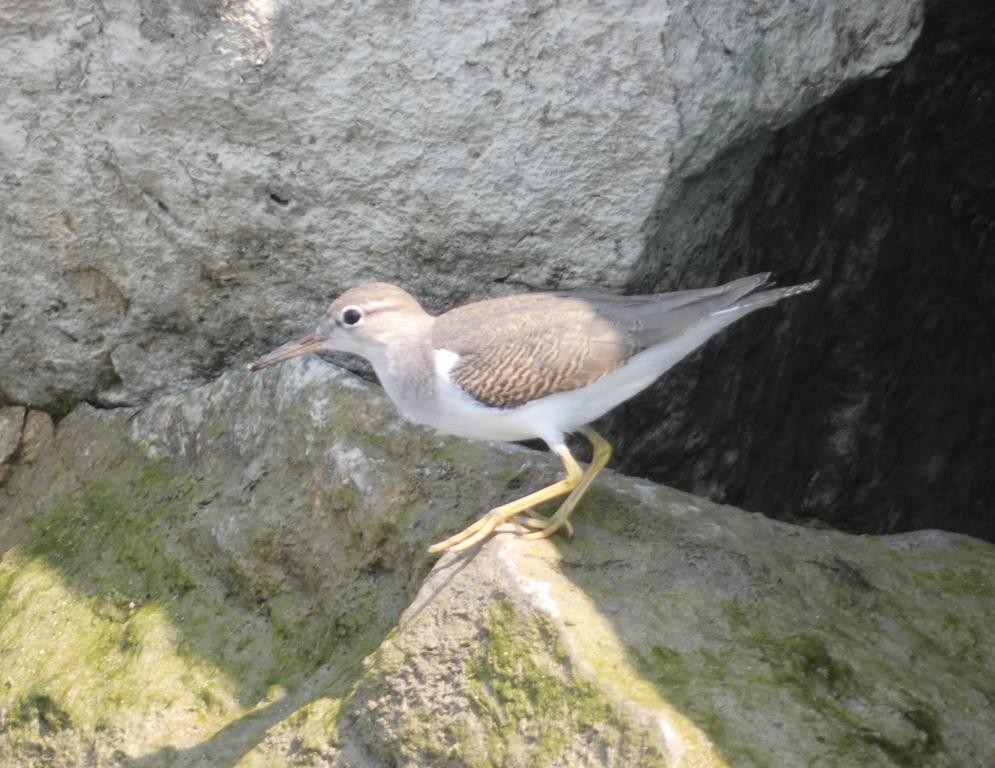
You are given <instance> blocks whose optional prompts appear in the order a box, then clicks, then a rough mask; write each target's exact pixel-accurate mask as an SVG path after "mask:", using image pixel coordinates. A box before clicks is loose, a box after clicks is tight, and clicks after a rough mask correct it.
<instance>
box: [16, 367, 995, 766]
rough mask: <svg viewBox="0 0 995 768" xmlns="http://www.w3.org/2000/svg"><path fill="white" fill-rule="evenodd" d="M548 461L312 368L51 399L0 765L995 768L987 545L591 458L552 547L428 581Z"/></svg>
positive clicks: (549, 465) (24, 553) (464, 562)
mask: <svg viewBox="0 0 995 768" xmlns="http://www.w3.org/2000/svg"><path fill="white" fill-rule="evenodd" d="M557 471H558V466H557V462H556V461H555V459H553V458H552V457H550V456H548V455H544V454H539V453H534V452H531V451H527V450H525V449H521V448H516V447H498V446H488V445H484V444H474V443H466V442H463V441H459V440H456V439H449V438H442V437H439V436H436V435H434V434H432V433H429V432H427V431H424V430H422V429H419V428H413V427H410V426H408V425H405V424H404V423H402V422H401V421H400V420H399V419H398V418H397V417H396V416H395V415H394V413H393V409H392V408H391V407H390V405H389V403H387V401H386V400H385V398H384V397H383V395H382V394H381V393H379V392H378V390H377V389H376V388H374V387H372V386H371V385H369V384H366V383H364V382H362V381H361V380H359V379H356V378H355V377H353V376H351V375H348V374H345V373H342V372H340V371H337V370H336V369H334V368H331V367H329V366H326V365H324V364H322V363H320V362H317V361H314V360H311V361H303V362H301V361H298V362H295V363H293V364H288V365H285V366H283V367H281V368H280V369H277V370H274V371H268V372H265V373H263V374H260V375H256V376H252V377H250V376H249V375H247V374H244V373H231V374H228V375H226V376H224V377H222V378H220V379H219V380H217V381H216V382H214V383H212V384H211V385H209V386H205V387H200V388H197V389H192V390H189V391H187V392H185V393H182V394H177V395H171V396H169V397H164V398H159V399H157V400H155V401H154V402H152V403H150V404H149V406H147V407H146V408H144V409H141V410H134V409H117V410H111V411H100V410H95V409H93V408H90V407H89V406H80V407H79V408H77V409H76V410H75V411H73V412H72V413H71V414H70V415H69V416H68V417H66V418H65V419H64V420H62V421H61V422H60V424H59V427H58V430H57V431H56V434H55V436H54V439H53V440H52V441H50V442H48V443H47V444H45V445H44V446H42V447H41V448H40V450H39V452H38V455H37V457H36V459H35V461H34V463H33V464H23V463H19V464H17V465H16V467H15V470H14V472H13V474H12V475H11V477H10V478H9V480H8V482H7V483H6V484H5V485H3V486H2V487H0V508H2V509H3V510H4V514H3V515H0V552H3V558H2V561H0V595H2V596H3V597H2V601H0V670H3V671H2V673H0V674H2V677H3V685H2V686H0V726H2V727H0V763H2V764H4V765H25V766H41V765H45V766H55V767H56V768H61V767H62V766H66V767H67V768H68V766H81V765H98V764H106V763H114V764H117V763H121V764H125V765H129V766H148V767H149V768H152V767H158V766H163V767H165V766H169V767H170V768H179V767H180V766H204V767H205V768H207V767H208V766H210V767H211V768H213V767H214V766H218V765H231V766H240V767H241V768H250V766H265V765H274V764H286V765H297V766H318V765H329V764H332V765H337V766H343V767H345V766H349V767H350V768H381V767H384V768H385V767H386V766H392V765H393V766H462V765H468V766H484V765H502V766H519V765H521V766H525V765H551V766H556V765H563V766H566V765H570V766H575V765H581V766H583V765H592V766H593V765H598V766H601V765H609V766H631V765H637V764H638V765H648V766H652V765H660V766H716V767H717V766H737V768H738V767H739V766H746V767H747V768H749V767H750V766H763V765H793V764H806V763H808V764H818V765H826V766H839V767H840V768H843V767H844V766H847V767H849V766H853V765H864V766H881V767H882V768H892V767H895V768H897V767H898V766H903V765H908V764H910V763H911V764H920V765H930V766H951V767H953V766H964V765H989V764H992V762H993V761H995V753H993V751H992V749H993V747H992V743H991V738H990V735H991V733H992V730H993V728H995V717H993V714H992V708H991V700H992V697H993V694H995V692H993V690H992V685H991V681H992V680H993V679H995V648H993V646H992V644H991V643H989V642H987V638H988V635H989V633H990V627H991V625H992V623H993V621H995V584H993V578H992V574H993V573H995V547H993V546H992V545H990V544H986V543H984V542H980V541H977V540H974V539H970V538H968V537H963V536H957V535H953V534H942V533H937V532H922V533H917V534H908V535H903V536H894V537H856V536H851V535H847V534H842V533H837V532H833V531H825V530H812V529H806V528H801V527H796V526H792V525H788V524H785V523H778V522H774V521H771V520H767V519H765V518H763V517H762V516H760V515H755V514H754V515H751V514H746V513H744V512H741V511H739V510H736V509H733V508H729V507H721V506H718V505H715V504H712V503H710V502H707V501H703V500H701V499H698V498H695V497H692V496H688V495H686V494H683V493H679V492H675V491H672V490H669V489H666V488H662V487H658V486H653V485H650V484H648V483H646V482H642V481H635V480H631V479H628V478H625V477H622V476H618V475H614V474H612V473H610V472H609V473H606V474H605V475H604V476H603V477H602V478H599V480H598V482H597V483H596V484H595V486H594V488H593V489H592V491H591V493H590V495H589V496H588V498H587V500H586V501H585V503H584V504H582V505H581V507H580V509H578V511H577V513H576V535H575V537H574V539H573V540H570V541H567V540H564V539H559V538H558V539H556V540H554V541H552V542H545V543H526V542H522V541H518V540H515V539H512V538H509V537H508V536H507V535H504V536H501V537H498V538H496V539H494V540H493V541H492V542H490V543H488V544H487V545H486V546H485V547H483V548H482V549H481V550H479V551H477V552H471V553H469V554H468V555H465V556H446V557H443V558H442V559H441V560H439V561H438V562H437V563H434V568H433V567H432V566H433V562H434V561H433V559H432V558H430V557H429V556H428V555H427V554H426V551H425V548H426V546H427V544H428V543H429V542H431V541H434V540H438V539H439V538H441V537H443V536H444V535H446V534H448V533H449V532H451V531H454V530H455V529H457V528H459V527H461V526H462V525H464V524H465V523H466V522H467V521H468V520H469V519H470V518H471V517H473V516H474V515H476V514H479V513H481V512H482V511H483V510H484V509H486V508H487V507H489V506H492V505H494V504H496V503H498V502H499V501H502V500H507V499H508V498H510V497H514V496H515V495H518V494H521V493H523V492H526V491H528V490H530V489H531V488H534V487H538V486H539V485H541V484H543V483H544V482H548V481H549V480H550V478H551V477H553V476H555V474H556V473H557ZM426 576H427V578H426Z"/></svg>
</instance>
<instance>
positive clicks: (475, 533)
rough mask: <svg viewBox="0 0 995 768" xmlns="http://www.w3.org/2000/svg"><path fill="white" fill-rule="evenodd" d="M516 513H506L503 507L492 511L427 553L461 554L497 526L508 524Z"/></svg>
mask: <svg viewBox="0 0 995 768" xmlns="http://www.w3.org/2000/svg"><path fill="white" fill-rule="evenodd" d="M517 514H518V512H517V511H508V510H506V509H504V508H503V507H497V508H495V509H492V510H491V511H490V512H488V513H487V514H486V515H484V516H483V517H482V518H480V519H479V520H477V521H476V522H475V523H473V524H471V525H468V526H467V527H466V528H464V529H463V530H462V531H460V532H459V533H457V534H454V535H452V536H450V537H449V538H448V539H446V540H445V541H440V542H438V543H437V544H433V545H432V546H431V547H429V548H428V551H429V552H462V551H463V550H464V549H469V548H470V547H472V546H473V545H474V544H476V543H477V542H480V541H483V540H484V539H486V538H487V537H488V536H490V535H491V534H492V533H493V532H494V529H495V528H497V527H498V526H499V525H501V524H503V523H506V522H508V521H509V520H510V519H512V518H513V517H515V515H517Z"/></svg>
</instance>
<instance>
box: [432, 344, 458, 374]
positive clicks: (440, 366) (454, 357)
mask: <svg viewBox="0 0 995 768" xmlns="http://www.w3.org/2000/svg"><path fill="white" fill-rule="evenodd" d="M458 362H459V355H458V354H456V353H455V352H452V351H450V350H448V349H437V350H435V375H436V376H438V377H439V378H440V379H445V380H446V381H449V372H450V371H451V370H452V369H453V368H454V367H455V366H456V363H458Z"/></svg>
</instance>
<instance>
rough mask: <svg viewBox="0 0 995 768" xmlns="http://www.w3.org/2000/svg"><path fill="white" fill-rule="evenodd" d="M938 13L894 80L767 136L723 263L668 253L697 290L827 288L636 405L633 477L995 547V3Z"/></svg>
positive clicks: (626, 449)
mask: <svg viewBox="0 0 995 768" xmlns="http://www.w3.org/2000/svg"><path fill="white" fill-rule="evenodd" d="M934 5H935V8H933V10H932V11H931V12H930V13H928V14H927V16H926V21H925V25H924V29H923V34H922V37H921V38H920V40H919V41H918V43H917V44H916V47H915V49H914V51H913V52H912V53H911V54H910V55H909V57H908V58H907V59H906V60H905V61H903V62H902V63H901V64H900V65H899V66H897V67H895V69H894V70H892V72H891V73H889V74H888V75H887V76H886V77H882V78H880V79H877V80H870V81H868V82H865V83H862V84H861V85H859V86H857V87H855V88H853V89H851V90H850V91H848V92H846V93H843V94H840V95H839V96H837V97H834V98H833V99H830V100H829V101H827V102H826V103H825V104H823V105H821V106H820V107H818V108H816V109H813V110H812V111H810V112H809V113H808V114H807V115H805V116H803V117H801V118H799V119H798V120H796V121H794V122H793V123H792V124H791V125H789V126H787V127H786V128H784V129H783V130H782V131H779V132H778V133H776V134H775V135H774V136H773V137H772V138H770V139H769V140H766V141H765V142H764V143H765V146H766V149H765V150H764V154H763V159H762V160H761V162H760V164H759V166H757V169H756V172H755V174H754V175H753V177H752V181H750V182H749V183H750V189H749V192H748V193H747V195H746V196H745V200H744V202H743V203H742V204H741V205H740V206H738V207H737V209H736V210H735V212H734V213H733V215H732V223H731V226H730V227H729V229H728V231H727V232H726V234H725V235H724V236H722V237H720V238H717V239H716V240H715V241H713V242H711V243H710V244H709V245H708V246H707V249H706V250H707V252H702V253H700V254H699V257H698V258H696V259H694V260H692V261H691V262H690V263H688V262H686V261H682V260H681V257H680V254H681V253H682V251H681V250H680V249H674V248H672V247H669V246H668V247H663V245H664V243H665V242H667V241H666V240H664V241H663V243H661V244H660V248H661V250H660V251H659V260H658V261H657V266H658V267H659V268H660V269H661V270H663V271H664V273H665V274H671V275H678V276H680V279H681V280H682V281H683V284H685V285H694V284H699V283H706V282H709V281H710V280H711V279H713V277H715V274H714V272H713V269H714V268H715V264H716V263H720V264H726V265H728V264H735V265H736V266H735V272H733V271H730V272H728V273H722V274H723V275H726V274H740V273H748V272H750V271H755V270H758V269H769V268H770V267H771V265H772V264H779V265H783V266H782V267H780V268H779V269H781V270H783V271H784V272H785V274H788V275H796V276H800V277H807V276H810V275H819V276H821V277H822V278H823V288H822V289H821V291H820V292H819V293H817V294H813V295H812V296H808V297H805V299H804V300H803V301H798V302H796V303H791V304H786V305H785V306H784V307H779V308H778V309H777V310H776V311H774V312H767V313H762V314H758V315H757V316H756V317H754V318H750V319H749V320H747V321H744V322H743V323H742V324H741V325H737V326H735V327H733V328H731V329H730V331H729V332H728V333H726V334H724V335H722V336H720V337H719V338H717V339H716V340H715V342H714V343H713V344H711V345H710V346H709V347H707V348H706V350H705V351H704V354H703V355H702V356H701V357H699V358H698V359H697V360H695V361H689V363H688V364H686V365H683V366H681V367H680V368H678V369H675V370H674V371H673V372H672V373H671V374H668V376H667V377H666V378H665V379H663V380H662V381H661V382H660V383H659V384H658V385H657V386H656V387H655V388H654V389H651V390H649V391H647V392H646V393H644V394H643V395H642V396H641V397H640V398H638V399H637V400H635V401H633V402H631V403H629V404H627V405H626V406H623V408H622V409H620V411H618V412H617V413H616V414H615V415H614V416H613V417H612V420H611V423H610V424H608V425H605V431H606V432H607V433H608V434H609V435H611V436H612V437H615V438H617V446H618V449H619V450H618V452H617V456H618V463H617V465H616V466H617V467H618V468H619V469H620V471H624V472H627V473H629V474H636V475H641V476H646V477H651V478H652V479H655V480H657V481H660V482H666V483H668V484H674V485H676V486H678V487H680V488H684V489H686V490H689V491H692V492H694V493H697V494H699V495H707V496H709V497H710V498H713V499H717V500H722V501H726V502H727V503H731V504H734V505H736V506H742V507H744V508H746V509H751V510H763V511H764V513H765V514H772V515H774V516H777V517H781V518H798V517H802V518H809V517H816V518H818V519H820V520H823V521H826V522H829V523H830V524H831V525H834V526H838V527H846V528H850V529H856V530H863V531H868V532H873V533H886V532H894V531H900V530H909V529H915V528H929V527H934V528H943V529H946V530H956V531H961V532H967V533H972V534H974V535H977V536H982V537H985V538H988V539H989V540H995V514H993V510H995V483H992V482H991V479H990V478H991V463H992V456H995V388H993V387H992V386H991V383H992V381H993V380H995V368H993V365H995V361H993V357H992V349H995V260H993V259H992V251H993V246H992V243H993V242H995V239H993V237H995V181H993V180H995V151H993V148H995V143H993V142H992V138H991V137H992V136H995V49H993V47H992V40H995V5H993V4H992V3H991V2H989V1H988V0H956V2H944V3H936V4H934ZM744 151H746V152H752V151H754V150H753V149H752V148H748V149H747V150H744ZM727 165H734V163H733V162H732V160H728V161H727ZM725 172H726V173H732V171H728V170H727V171H725ZM689 231H691V230H686V231H685V232H684V233H683V235H682V236H687V234H688V232H689ZM675 236H676V235H675ZM661 237H663V235H661ZM668 237H669V236H668ZM708 249H711V250H708ZM726 269H729V267H726Z"/></svg>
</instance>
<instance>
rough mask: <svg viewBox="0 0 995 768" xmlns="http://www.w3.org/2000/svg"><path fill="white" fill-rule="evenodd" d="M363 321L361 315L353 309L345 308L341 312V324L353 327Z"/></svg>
mask: <svg viewBox="0 0 995 768" xmlns="http://www.w3.org/2000/svg"><path fill="white" fill-rule="evenodd" d="M362 319H363V313H362V312H360V311H359V310H358V309H356V308H355V307H346V308H345V309H343V310H342V322H343V323H345V324H346V325H355V324H356V323H358V322H359V321H360V320H362Z"/></svg>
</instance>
